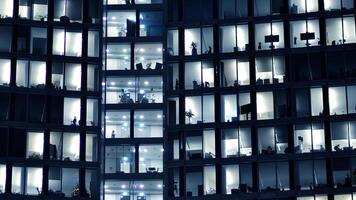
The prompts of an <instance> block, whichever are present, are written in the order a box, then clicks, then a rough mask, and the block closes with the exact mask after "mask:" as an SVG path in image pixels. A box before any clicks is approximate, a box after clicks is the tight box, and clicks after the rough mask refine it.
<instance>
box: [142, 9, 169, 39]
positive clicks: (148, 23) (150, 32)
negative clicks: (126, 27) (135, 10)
mask: <svg viewBox="0 0 356 200" xmlns="http://www.w3.org/2000/svg"><path fill="white" fill-rule="evenodd" d="M162 23H163V19H162V13H161V12H141V13H140V36H141V37H145V36H161V35H162Z"/></svg>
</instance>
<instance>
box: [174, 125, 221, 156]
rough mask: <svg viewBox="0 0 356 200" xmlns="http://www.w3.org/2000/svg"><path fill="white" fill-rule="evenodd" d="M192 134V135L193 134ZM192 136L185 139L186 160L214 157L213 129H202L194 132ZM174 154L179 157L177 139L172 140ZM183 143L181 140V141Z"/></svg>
mask: <svg viewBox="0 0 356 200" xmlns="http://www.w3.org/2000/svg"><path fill="white" fill-rule="evenodd" d="M193 135H194V136H193ZM193 135H192V136H188V137H186V139H185V151H186V155H185V158H186V159H187V160H200V159H203V158H204V159H211V158H216V154H215V131H214V130H210V129H206V130H203V131H197V132H194V134H193ZM174 142H175V144H174V145H178V146H175V152H177V153H176V156H175V159H179V152H178V150H179V141H178V140H176V141H174ZM181 143H183V142H181Z"/></svg>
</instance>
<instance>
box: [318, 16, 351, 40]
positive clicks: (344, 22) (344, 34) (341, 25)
mask: <svg viewBox="0 0 356 200" xmlns="http://www.w3.org/2000/svg"><path fill="white" fill-rule="evenodd" d="M325 23H326V44H327V45H332V46H334V45H341V44H349V43H355V42H356V32H355V17H354V16H343V17H341V18H329V19H326V20H325Z"/></svg>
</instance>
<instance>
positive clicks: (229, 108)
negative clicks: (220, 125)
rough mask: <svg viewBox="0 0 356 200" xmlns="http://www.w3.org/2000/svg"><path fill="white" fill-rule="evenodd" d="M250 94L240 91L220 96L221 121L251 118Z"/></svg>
mask: <svg viewBox="0 0 356 200" xmlns="http://www.w3.org/2000/svg"><path fill="white" fill-rule="evenodd" d="M250 113H251V104H250V94H249V93H240V94H238V96H236V95H222V96H221V121H222V122H237V121H238V120H249V119H250V118H251V116H250Z"/></svg>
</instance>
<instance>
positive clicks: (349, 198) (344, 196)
mask: <svg viewBox="0 0 356 200" xmlns="http://www.w3.org/2000/svg"><path fill="white" fill-rule="evenodd" d="M355 198H356V194H355V193H353V194H338V195H334V199H335V200H343V199H345V200H352V199H355Z"/></svg>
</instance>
